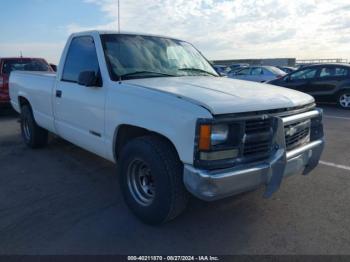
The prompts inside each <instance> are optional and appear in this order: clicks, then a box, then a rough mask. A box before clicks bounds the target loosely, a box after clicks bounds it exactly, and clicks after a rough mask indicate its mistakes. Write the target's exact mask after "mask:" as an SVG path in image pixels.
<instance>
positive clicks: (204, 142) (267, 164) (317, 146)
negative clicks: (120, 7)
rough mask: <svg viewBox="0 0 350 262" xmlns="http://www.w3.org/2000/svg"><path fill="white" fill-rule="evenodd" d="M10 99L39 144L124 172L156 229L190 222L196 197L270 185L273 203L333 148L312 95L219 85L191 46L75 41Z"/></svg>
mask: <svg viewBox="0 0 350 262" xmlns="http://www.w3.org/2000/svg"><path fill="white" fill-rule="evenodd" d="M144 54H147V55H148V57H147V59H144ZM10 96H11V103H12V105H13V107H14V108H15V110H17V111H18V112H19V113H20V114H21V121H20V123H21V130H22V136H23V139H24V142H25V143H26V144H27V145H28V146H29V147H31V148H39V147H43V146H45V145H46V144H47V137H48V132H52V133H54V134H56V135H58V136H60V137H62V138H64V139H66V140H68V141H70V142H72V143H74V144H76V145H78V146H80V147H82V148H84V149H86V150H89V151H91V152H93V153H95V154H97V155H99V156H101V157H103V158H106V159H108V160H110V161H112V162H115V163H118V165H117V167H118V176H119V179H120V183H119V184H120V186H121V190H122V192H123V195H124V198H125V200H126V203H127V204H128V206H129V207H130V209H131V210H132V211H133V212H134V213H135V214H136V215H137V216H138V217H139V218H141V219H142V220H143V221H145V222H147V223H150V224H159V223H164V222H165V221H168V220H171V219H173V218H175V217H176V216H177V215H179V214H180V213H181V212H182V211H183V210H184V209H185V207H186V203H187V200H188V197H189V194H188V192H190V193H192V194H193V195H194V196H196V197H198V198H200V199H202V200H206V201H213V200H217V199H221V198H224V197H228V196H232V195H235V194H239V193H242V192H245V191H250V190H252V189H255V188H258V187H260V186H264V185H266V192H265V197H271V195H272V194H273V193H274V192H276V191H277V190H278V188H279V187H280V184H281V181H282V179H283V177H284V176H290V175H294V174H300V173H303V174H308V173H310V172H311V170H313V169H314V168H315V167H316V165H317V163H318V161H319V159H320V156H321V153H322V150H323V144H324V140H323V127H322V113H321V110H318V109H316V108H315V104H314V99H313V98H312V97H311V96H309V95H307V94H304V93H301V92H297V91H294V90H289V89H286V88H280V87H272V86H268V85H265V84H258V83H251V82H247V81H239V80H232V79H228V78H223V77H218V74H217V73H216V72H215V70H214V69H213V67H212V66H211V65H210V64H209V63H208V62H207V60H206V59H205V58H204V57H203V56H202V55H201V53H199V52H198V51H197V50H196V49H195V48H194V47H193V46H192V45H191V44H189V43H187V42H184V41H181V40H177V39H173V38H166V37H161V36H151V35H140V34H137V35H136V34H135V35H134V34H118V33H116V32H105V31H89V32H82V33H78V34H73V35H72V36H71V37H70V38H69V40H68V42H67V45H66V47H65V49H64V51H63V55H62V58H61V62H60V64H59V66H58V72H57V75H53V74H47V73H33V72H19V71H16V72H13V73H12V74H11V77H10ZM200 219H203V217H201V218H200Z"/></svg>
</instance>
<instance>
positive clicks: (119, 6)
mask: <svg viewBox="0 0 350 262" xmlns="http://www.w3.org/2000/svg"><path fill="white" fill-rule="evenodd" d="M118 32H119V34H120V0H118Z"/></svg>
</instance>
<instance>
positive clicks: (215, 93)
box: [125, 76, 314, 115]
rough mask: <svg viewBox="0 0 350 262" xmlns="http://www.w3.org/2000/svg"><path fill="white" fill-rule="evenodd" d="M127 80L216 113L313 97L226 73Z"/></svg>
mask: <svg viewBox="0 0 350 262" xmlns="http://www.w3.org/2000/svg"><path fill="white" fill-rule="evenodd" d="M125 82H126V83H127V84H131V85H135V86H139V87H144V88H148V89H152V90H157V91H160V92H164V93H169V94H173V95H175V96H177V97H180V98H182V99H185V100H189V101H191V102H193V103H196V104H198V105H201V106H203V107H205V108H207V109H208V110H209V111H210V112H211V113H212V114H213V115H218V114H230V113H240V112H252V111H262V110H270V109H279V108H290V107H297V106H303V105H306V104H310V103H312V102H314V99H313V97H311V96H309V95H307V94H305V93H301V92H298V91H294V90H291V89H287V88H284V87H277V86H273V85H268V84H260V83H254V82H248V81H242V80H235V79H230V78H224V77H206V76H203V77H202V76H188V77H164V78H161V77H159V78H146V79H135V80H128V81H125Z"/></svg>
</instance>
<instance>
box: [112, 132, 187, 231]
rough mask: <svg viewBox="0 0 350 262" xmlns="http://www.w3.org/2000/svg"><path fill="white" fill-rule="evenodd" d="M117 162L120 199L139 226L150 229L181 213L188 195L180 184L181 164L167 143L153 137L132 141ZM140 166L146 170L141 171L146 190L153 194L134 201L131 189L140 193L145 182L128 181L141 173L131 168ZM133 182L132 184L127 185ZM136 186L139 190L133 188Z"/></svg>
mask: <svg viewBox="0 0 350 262" xmlns="http://www.w3.org/2000/svg"><path fill="white" fill-rule="evenodd" d="M118 162H119V164H118V173H119V180H120V186H121V190H122V192H123V196H124V199H125V201H126V203H127V205H128V206H129V208H130V209H131V210H132V212H133V213H134V214H135V215H136V216H137V217H138V218H140V219H141V220H142V221H143V222H145V223H147V224H151V225H157V224H163V223H165V222H167V221H170V220H172V219H174V218H175V217H177V216H178V215H180V214H181V213H182V212H183V211H184V210H185V208H186V206H187V202H188V192H187V190H186V189H185V186H184V183H183V164H182V163H181V161H180V160H179V157H178V155H177V153H176V151H175V149H174V148H173V147H172V145H170V143H169V142H168V141H166V140H165V139H163V138H160V137H157V136H145V137H140V138H136V139H134V140H132V141H130V142H129V143H128V144H127V145H126V146H125V147H124V148H123V150H122V152H121V155H120V159H119V161H118ZM140 162H141V163H143V164H145V165H146V166H147V168H144V169H146V170H147V171H149V172H148V174H150V176H149V178H148V179H147V180H148V182H149V184H152V185H149V187H151V188H153V189H152V191H154V192H153V194H151V190H149V191H147V193H145V194H146V196H147V195H148V196H147V197H144V198H145V199H146V200H147V201H146V200H144V199H143V197H142V198H141V197H138V195H139V194H137V192H136V191H137V189H135V188H139V189H140V187H142V185H141V184H146V182H142V181H141V182H137V181H138V180H139V179H132V177H133V175H132V174H134V173H135V174H139V173H140V172H141V171H140V170H138V169H137V168H136V169H135V167H134V166H135V165H136V163H138V165H140V164H139V163H140ZM144 169H141V170H144ZM135 170H136V171H135ZM137 170H138V172H137ZM142 172H144V171H142ZM134 180H135V181H136V182H135V183H130V181H134ZM140 180H141V179H140ZM143 180H146V179H143ZM150 181H152V182H150ZM137 185H140V186H139V187H137ZM139 191H144V189H142V190H139ZM143 196H144V194H143Z"/></svg>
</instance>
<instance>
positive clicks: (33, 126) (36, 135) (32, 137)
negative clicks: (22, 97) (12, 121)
mask: <svg viewBox="0 0 350 262" xmlns="http://www.w3.org/2000/svg"><path fill="white" fill-rule="evenodd" d="M21 131H22V137H23V140H24V142H25V143H26V145H27V146H28V147H30V148H41V147H44V146H45V145H46V144H47V140H48V132H47V130H45V129H43V128H41V127H40V126H38V125H37V123H36V122H35V119H34V116H33V113H32V109H31V108H30V106H29V105H24V106H22V108H21Z"/></svg>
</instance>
